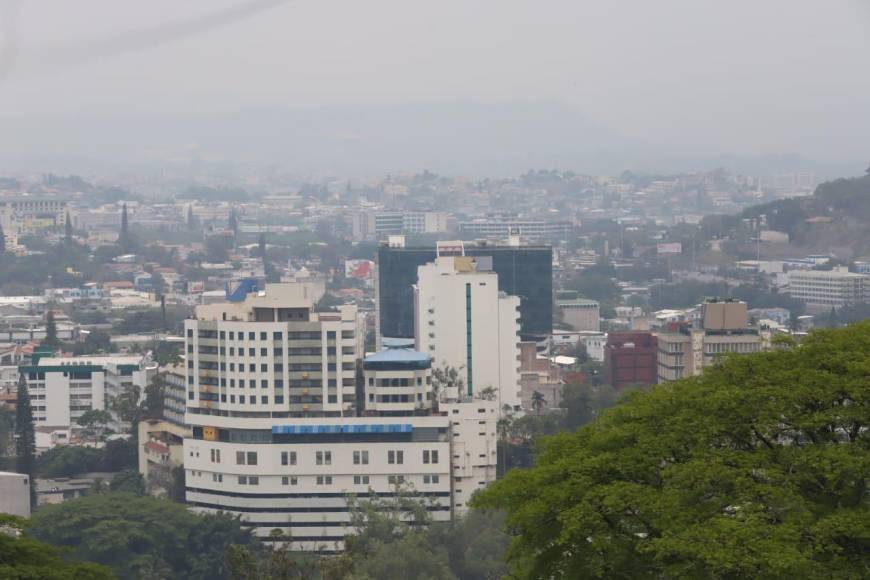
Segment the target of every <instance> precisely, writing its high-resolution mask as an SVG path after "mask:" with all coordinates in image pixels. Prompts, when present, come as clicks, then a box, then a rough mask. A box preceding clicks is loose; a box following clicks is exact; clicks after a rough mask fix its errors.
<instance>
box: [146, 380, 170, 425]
mask: <svg viewBox="0 0 870 580" xmlns="http://www.w3.org/2000/svg"><path fill="white" fill-rule="evenodd" d="M165 393H166V375H165V374H164V373H157V374H156V375H154V377H153V378H152V379H151V381H150V382H149V383H148V385H147V386H146V387H145V400H144V401H142V407H143V410H142V414H143V418H145V419H160V418H162V417H163V397H164V395H165Z"/></svg>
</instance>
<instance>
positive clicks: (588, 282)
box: [566, 273, 619, 302]
mask: <svg viewBox="0 0 870 580" xmlns="http://www.w3.org/2000/svg"><path fill="white" fill-rule="evenodd" d="M566 286H567V288H568V289H569V290H575V291H577V292H578V293H579V294H580V295H581V296H583V297H584V298H589V299H591V300H599V301H601V302H611V301H614V300H616V299H617V298H619V285H617V283H616V282H615V281H614V280H613V278H611V277H610V276H607V275H604V274H585V273H583V274H580V275H579V276H578V277H577V278H574V279H573V280H570V281H569V282H568V284H567V285H566Z"/></svg>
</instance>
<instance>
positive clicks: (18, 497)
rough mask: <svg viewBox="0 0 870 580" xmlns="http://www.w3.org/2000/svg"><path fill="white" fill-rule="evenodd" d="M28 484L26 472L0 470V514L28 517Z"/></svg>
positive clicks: (28, 479) (29, 483)
mask: <svg viewBox="0 0 870 580" xmlns="http://www.w3.org/2000/svg"><path fill="white" fill-rule="evenodd" d="M30 485H31V482H30V477H29V476H28V475H27V474H26V473H13V472H10V471H0V514H9V515H13V516H18V517H20V518H29V517H30Z"/></svg>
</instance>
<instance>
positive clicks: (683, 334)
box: [658, 301, 763, 383]
mask: <svg viewBox="0 0 870 580" xmlns="http://www.w3.org/2000/svg"><path fill="white" fill-rule="evenodd" d="M762 344H763V339H762V333H760V332H759V331H758V329H756V328H753V327H750V326H749V316H748V314H747V309H746V303H745V302H737V301H710V302H707V303H705V304H704V305H703V307H702V313H701V327H700V328H695V327H691V326H689V325H688V324H679V323H674V324H670V325H668V330H667V331H665V332H660V333H659V334H658V382H660V383H663V382H667V381H675V380H677V379H682V378H686V377H692V376H696V375H700V374H701V373H702V372H703V371H704V369H705V368H707V367H708V366H711V365H713V364H714V363H715V362H716V360H717V359H718V358H719V357H721V356H723V355H726V354H730V353H739V354H748V353H752V352H758V351H760V350H761V347H762Z"/></svg>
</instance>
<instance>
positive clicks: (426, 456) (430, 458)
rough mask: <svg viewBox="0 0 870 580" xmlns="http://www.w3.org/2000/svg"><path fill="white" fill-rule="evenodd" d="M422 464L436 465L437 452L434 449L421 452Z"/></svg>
mask: <svg viewBox="0 0 870 580" xmlns="http://www.w3.org/2000/svg"><path fill="white" fill-rule="evenodd" d="M423 463H438V451H437V450H436V449H433V450H431V451H430V450H428V449H424V450H423Z"/></svg>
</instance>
